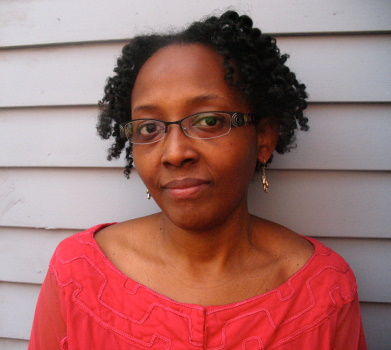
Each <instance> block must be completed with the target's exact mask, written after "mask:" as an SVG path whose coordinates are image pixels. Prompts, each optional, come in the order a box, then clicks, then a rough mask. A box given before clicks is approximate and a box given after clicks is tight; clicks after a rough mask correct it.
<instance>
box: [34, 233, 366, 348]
mask: <svg viewBox="0 0 391 350" xmlns="http://www.w3.org/2000/svg"><path fill="white" fill-rule="evenodd" d="M104 226H107V225H98V226H95V227H93V228H91V229H89V230H86V231H84V232H81V233H78V234H75V235H73V236H71V237H69V238H67V239H65V240H64V241H63V242H62V243H60V245H59V246H58V248H57V249H56V251H55V253H54V255H53V258H52V260H51V263H50V267H49V271H48V274H47V276H46V279H45V281H44V284H43V286H42V289H41V293H40V296H39V299H38V304H37V309H36V313H35V318H34V324H33V329H32V333H31V340H30V344H29V350H35V349H39V350H52V349H53V350H54V349H61V350H65V349H69V350H79V349H80V350H87V349H94V350H99V349H111V350H121V349H153V350H157V349H159V350H163V349H165V350H168V349H173V350H177V349H188V350H190V349H198V350H201V349H208V350H218V349H229V350H231V349H232V350H233V349H241V350H245V349H246V350H250V349H251V350H253V349H279V350H286V349H295V350H296V349H300V350H323V349H328V350H329V349H338V350H353V349H354V350H356V349H360V350H365V349H366V345H365V339H364V335H363V331H362V326H361V316H360V309H359V303H358V299H357V285H356V281H355V277H354V275H353V272H352V270H351V269H350V267H349V266H348V264H347V263H346V262H345V261H344V260H343V259H342V258H341V257H340V256H339V255H338V254H336V253H335V252H333V251H332V250H330V249H329V248H327V247H325V246H324V245H323V244H322V243H320V242H318V241H316V240H314V239H312V238H307V239H308V240H309V241H310V242H311V243H312V244H313V245H314V247H315V251H314V254H313V256H312V257H311V258H310V260H309V261H308V262H307V264H306V265H305V266H304V267H303V268H301V269H300V270H299V271H298V272H296V273H295V274H294V275H293V276H292V277H291V278H290V279H289V280H288V281H287V282H285V283H283V284H282V285H281V286H279V287H278V288H276V289H274V290H272V291H270V292H268V293H265V294H261V295H258V296H256V297H254V298H251V299H248V300H244V301H241V302H237V303H233V304H228V305H223V306H207V307H203V306H200V305H192V304H183V303H178V302H175V301H174V300H171V299H169V298H167V297H165V296H163V295H160V294H158V293H155V292H154V291H152V290H151V289H149V288H147V287H145V286H143V285H141V284H139V283H137V282H135V281H133V280H131V279H130V278H129V277H127V276H125V275H124V274H123V273H121V272H120V271H119V270H118V269H117V268H116V267H115V266H113V264H112V263H111V262H110V261H109V260H108V259H107V257H106V256H105V255H104V254H103V252H102V251H101V250H100V248H99V246H98V245H97V243H96V241H95V239H94V233H95V232H97V231H98V230H99V229H101V228H102V227H104Z"/></svg>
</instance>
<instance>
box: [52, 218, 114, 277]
mask: <svg viewBox="0 0 391 350" xmlns="http://www.w3.org/2000/svg"><path fill="white" fill-rule="evenodd" d="M111 225H113V224H111V223H108V224H100V225H96V226H93V227H91V228H89V229H87V230H85V231H81V232H78V233H75V234H73V235H71V236H70V237H68V238H66V239H64V240H63V241H61V242H60V243H59V244H58V246H57V248H56V250H55V251H54V254H53V256H52V258H51V260H50V266H49V268H50V270H51V271H52V272H54V273H55V274H56V275H58V274H59V273H60V272H63V273H66V272H67V271H71V270H77V269H78V268H80V266H79V265H80V264H83V262H85V261H90V262H92V261H94V260H96V259H98V258H102V255H103V254H102V252H101V251H100V249H99V247H98V245H97V244H96V242H95V240H94V235H95V233H96V232H98V231H100V230H102V229H104V228H105V227H109V226H111Z"/></svg>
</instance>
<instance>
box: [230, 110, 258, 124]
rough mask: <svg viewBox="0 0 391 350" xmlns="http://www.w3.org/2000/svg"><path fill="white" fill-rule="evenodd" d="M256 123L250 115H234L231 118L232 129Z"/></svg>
mask: <svg viewBox="0 0 391 350" xmlns="http://www.w3.org/2000/svg"><path fill="white" fill-rule="evenodd" d="M253 122H254V117H253V116H252V115H251V114H249V113H234V114H233V115H232V116H231V125H232V127H239V126H243V125H250V124H252V123H253Z"/></svg>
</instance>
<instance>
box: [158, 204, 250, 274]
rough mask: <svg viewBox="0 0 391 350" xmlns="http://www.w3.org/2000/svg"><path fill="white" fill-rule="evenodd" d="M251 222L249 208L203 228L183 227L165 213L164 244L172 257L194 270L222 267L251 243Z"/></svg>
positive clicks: (229, 264) (162, 216)
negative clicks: (190, 228)
mask: <svg viewBox="0 0 391 350" xmlns="http://www.w3.org/2000/svg"><path fill="white" fill-rule="evenodd" d="M252 223H253V217H252V216H251V215H250V214H249V213H248V211H247V208H246V210H245V212H244V213H236V214H234V215H232V216H231V217H230V219H229V220H227V221H225V222H223V223H220V224H217V225H215V226H213V227H211V228H208V229H203V230H189V229H183V228H180V227H178V226H176V225H175V224H174V223H173V222H172V221H170V219H169V218H168V217H167V216H166V215H165V214H164V213H162V214H161V227H162V232H163V235H162V237H163V246H164V248H165V251H166V252H167V254H168V256H169V257H170V260H171V258H172V261H174V260H175V264H178V265H179V266H184V267H186V266H187V267H188V268H189V269H191V270H192V271H193V272H194V273H197V269H198V268H199V269H200V270H202V271H205V268H211V269H214V270H220V271H221V270H224V269H226V268H227V267H229V266H231V265H233V264H234V263H235V262H237V261H238V260H239V259H241V257H242V256H244V255H245V254H242V253H245V252H248V251H249V249H250V248H251V247H252V227H253V225H252Z"/></svg>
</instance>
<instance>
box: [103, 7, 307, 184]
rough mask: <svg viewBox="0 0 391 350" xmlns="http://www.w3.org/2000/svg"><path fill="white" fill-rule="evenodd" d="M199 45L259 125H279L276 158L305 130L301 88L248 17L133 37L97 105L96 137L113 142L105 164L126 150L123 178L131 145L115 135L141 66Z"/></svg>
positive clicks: (130, 164) (231, 13)
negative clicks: (165, 52)
mask: <svg viewBox="0 0 391 350" xmlns="http://www.w3.org/2000/svg"><path fill="white" fill-rule="evenodd" d="M174 44H176V45H178V44H179V45H180V44H201V45H205V46H207V47H209V48H211V49H212V50H214V51H216V52H217V53H218V54H220V55H221V56H222V57H223V66H224V69H225V70H226V75H225V79H226V80H227V82H228V83H229V84H231V85H234V86H237V87H238V89H240V91H241V93H242V95H243V97H244V98H245V99H246V101H247V102H248V103H249V105H250V107H251V109H252V111H253V112H255V114H256V116H257V118H258V120H257V121H259V120H260V119H261V118H264V117H267V118H269V119H272V120H275V121H276V122H277V123H278V125H279V137H278V142H277V146H276V151H277V152H278V153H281V154H282V153H285V152H287V151H289V150H290V149H291V148H292V147H294V146H292V144H293V143H294V141H295V131H296V129H297V128H298V126H300V129H301V130H304V131H307V130H308V125H307V122H308V119H307V118H306V117H304V115H303V110H304V109H305V108H306V107H307V102H306V98H307V94H306V92H305V85H304V84H300V83H299V82H298V80H297V79H296V76H295V74H294V73H293V72H291V71H290V69H289V68H288V67H287V66H286V65H285V62H286V60H287V58H288V55H286V54H283V55H282V54H281V53H280V50H279V49H278V47H277V45H276V40H275V39H274V38H272V37H271V36H269V35H264V34H262V33H261V31H260V30H259V29H258V28H253V21H252V20H251V18H250V17H248V16H246V15H243V16H239V15H238V14H237V13H236V12H234V11H227V12H225V13H224V14H223V15H222V16H221V17H219V18H217V17H215V16H213V17H209V18H207V19H206V20H204V21H200V22H194V23H193V24H191V25H190V26H189V27H188V28H187V29H185V30H183V31H181V32H178V33H169V34H163V35H160V34H153V35H144V36H137V37H135V38H133V39H132V40H131V41H130V42H129V43H128V44H127V45H125V46H124V48H123V49H122V55H121V56H120V57H119V58H118V61H117V67H116V68H115V69H114V72H115V75H114V76H113V77H110V78H109V79H108V81H107V84H106V87H105V90H104V93H105V94H104V97H103V99H102V100H101V101H100V102H99V108H100V114H99V119H98V124H97V130H98V134H99V135H100V136H101V137H102V138H103V139H109V138H110V137H113V138H114V142H113V144H112V145H111V147H110V148H109V150H108V157H107V159H108V160H112V159H113V158H119V156H120V154H121V152H122V150H123V149H124V148H125V147H126V155H125V158H126V161H127V164H126V166H125V172H124V173H125V175H126V176H127V177H129V174H130V171H131V168H132V167H133V158H132V144H131V143H130V142H129V143H128V145H127V146H126V143H127V142H128V141H127V140H126V139H124V138H123V137H122V136H121V133H120V128H119V125H120V124H121V123H123V122H126V121H128V120H129V119H130V115H131V98H130V96H131V94H132V89H133V86H134V83H135V80H136V77H137V74H138V72H139V71H140V69H141V67H142V65H143V64H144V63H145V62H146V61H147V60H148V58H149V57H151V56H152V55H153V54H154V53H155V52H156V51H158V50H159V49H161V48H163V47H166V46H168V45H174Z"/></svg>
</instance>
